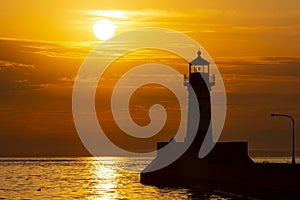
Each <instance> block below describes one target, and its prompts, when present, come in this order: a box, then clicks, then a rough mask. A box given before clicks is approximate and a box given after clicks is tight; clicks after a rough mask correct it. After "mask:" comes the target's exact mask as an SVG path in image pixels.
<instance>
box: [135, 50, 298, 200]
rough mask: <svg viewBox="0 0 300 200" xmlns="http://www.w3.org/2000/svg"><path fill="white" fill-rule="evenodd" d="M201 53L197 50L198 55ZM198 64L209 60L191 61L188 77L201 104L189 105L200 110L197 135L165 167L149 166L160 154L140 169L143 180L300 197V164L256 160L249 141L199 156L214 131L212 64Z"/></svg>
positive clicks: (255, 194) (222, 144)
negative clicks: (211, 127)
mask: <svg viewBox="0 0 300 200" xmlns="http://www.w3.org/2000/svg"><path fill="white" fill-rule="evenodd" d="M200 55H201V54H200V53H198V57H200ZM196 61H199V62H200V61H201V62H200V63H197V62H196ZM195 64H198V65H204V64H206V65H209V63H208V62H204V61H203V59H200V58H198V59H195V62H194V61H192V62H191V63H190V64H189V77H185V80H187V79H188V80H189V83H188V84H190V86H191V87H192V88H193V90H194V91H195V93H196V96H197V99H198V102H199V108H190V102H189V109H188V110H189V113H188V118H189V116H190V110H195V109H198V110H199V112H200V116H201V119H200V120H199V122H198V131H197V134H196V137H195V139H194V140H193V142H192V143H191V145H190V146H189V148H188V149H187V151H186V152H185V153H184V154H183V155H182V156H181V157H179V159H177V160H176V161H175V162H173V163H171V164H170V165H168V166H167V167H165V168H162V169H158V170H155V171H151V170H149V169H151V168H152V169H157V168H156V166H158V163H160V162H162V158H161V157H160V155H159V154H158V155H157V157H156V158H155V159H154V160H153V161H152V162H151V163H150V164H149V166H147V167H146V169H145V170H144V171H143V172H142V173H141V179H140V180H141V183H143V184H146V185H155V186H159V187H189V188H190V187H192V188H193V187H195V186H200V187H205V188H209V189H212V190H219V191H224V192H230V193H236V194H241V195H246V196H249V197H258V198H268V199H270V198H274V199H300V165H299V164H294V165H291V164H279V163H255V162H253V161H252V160H251V158H250V157H249V156H248V144H247V142H217V143H216V144H215V147H214V148H213V150H212V151H211V152H210V153H209V154H208V155H207V156H206V157H205V158H202V159H200V158H199V157H198V153H199V149H200V147H201V145H202V143H203V140H204V138H205V135H206V134H211V132H208V131H207V130H208V127H209V123H210V120H211V108H210V92H209V91H210V87H211V86H213V85H214V83H212V84H209V85H207V84H206V83H205V80H204V79H205V77H207V78H208V77H210V75H209V66H208V69H206V70H202V71H204V72H201V71H200V72H199V71H195V67H193V65H195ZM193 70H194V71H193ZM196 70H197V67H196ZM206 72H208V74H207V73H206ZM202 73H205V74H204V75H203V74H202ZM200 74H201V75H200ZM188 84H187V83H185V85H188ZM189 92H190V91H189ZM188 120H189V119H188ZM188 124H189V122H188ZM188 130H189V129H188ZM188 136H189V131H187V137H188ZM185 142H186V141H184V142H182V143H180V142H177V145H179V146H180V145H184V143H185ZM166 144H168V142H159V143H158V144H157V149H160V148H161V147H163V146H165V145H166Z"/></svg>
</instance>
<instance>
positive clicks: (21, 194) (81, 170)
mask: <svg viewBox="0 0 300 200" xmlns="http://www.w3.org/2000/svg"><path fill="white" fill-rule="evenodd" d="M152 159H153V158H149V157H142V158H133V157H84V158H0V171H1V173H0V199H37V200H42V199H51V200H52V199H54V200H56V199H84V200H111V199H143V200H148V199H149V200H150V199H151V200H153V199H166V200H167V199H172V200H173V199H175V200H177V199H178V200H179V199H180V200H181V199H204V200H205V199H232V198H235V197H236V196H234V195H233V194H225V193H220V192H216V191H209V190H205V189H203V188H200V189H197V190H195V189H188V188H157V187H154V186H147V185H143V184H141V183H140V175H139V172H140V171H141V170H142V169H143V168H144V167H145V166H146V165H147V164H148V163H149V162H151V160H152ZM289 160H290V158H288V157H278V158H276V157H273V158H272V157H262V158H256V161H258V162H262V161H268V162H287V161H289ZM297 162H300V160H299V158H297Z"/></svg>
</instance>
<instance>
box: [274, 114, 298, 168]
mask: <svg viewBox="0 0 300 200" xmlns="http://www.w3.org/2000/svg"><path fill="white" fill-rule="evenodd" d="M276 116H280V117H287V118H289V119H290V120H292V125H293V143H292V144H293V145H292V165H295V164H296V159H295V120H294V119H293V117H291V116H290V115H284V114H274V113H272V114H271V117H276Z"/></svg>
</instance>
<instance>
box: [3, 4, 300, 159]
mask: <svg viewBox="0 0 300 200" xmlns="http://www.w3.org/2000/svg"><path fill="white" fill-rule="evenodd" d="M99 19H109V20H111V21H112V22H114V23H115V25H116V27H117V29H116V34H120V33H122V32H124V31H128V30H132V29H135V28H144V27H160V28H169V29H173V30H176V31H178V32H181V33H184V34H186V35H188V36H190V37H192V38H194V39H195V40H196V41H197V42H198V43H200V44H201V45H202V46H203V47H204V48H205V49H206V50H207V51H208V52H209V54H210V56H211V57H212V58H213V59H214V61H215V63H216V65H217V66H218V68H219V70H220V72H221V75H222V78H223V81H224V84H225V88H226V93H227V116H226V122H225V125H224V129H223V132H222V135H221V137H220V140H221V141H248V145H249V148H250V150H273V151H282V150H289V149H290V148H291V140H290V139H291V131H292V130H291V125H290V121H288V119H284V118H271V117H270V113H273V112H274V113H284V114H290V115H292V116H294V118H295V120H296V147H297V148H298V149H300V143H299V142H298V143H297V141H300V135H299V134H300V133H299V131H298V129H299V128H300V127H299V126H298V123H297V121H298V120H299V119H300V103H299V102H300V90H299V89H298V85H299V84H300V68H299V66H300V49H299V43H300V2H299V1H297V0H286V1H284V2H283V1H279V0H275V1H274V0H273V1H270V0H266V1H258V0H254V1H246V2H245V1H238V0H228V1H226V2H224V1H221V0H215V1H199V0H197V1H196V0H189V1H171V0H164V1H141V0H133V1H108V0H107V1H99V0H90V1H88V0H85V1H81V0H79V1H69V0H65V1H58V0H52V1H37V0H28V1H21V0H12V1H2V2H1V7H0V24H1V27H0V156H76V155H89V153H88V151H87V150H86V149H85V147H84V145H83V144H82V142H81V141H80V139H79V137H78V135H77V133H76V129H75V125H74V122H73V117H72V89H73V84H74V79H75V77H76V74H77V71H78V70H79V68H80V66H81V64H82V62H83V61H84V59H85V57H86V56H88V54H89V52H90V51H91V50H92V49H93V48H95V47H96V46H98V45H101V41H99V40H98V39H97V38H96V37H95V36H94V34H93V24H94V23H95V22H96V21H97V20H99ZM162 42H163V41H162ZM115 48H119V46H118V45H116V46H115ZM196 51H197V49H196V50H195V57H196ZM145 62H160V63H165V64H172V65H175V68H176V66H178V68H180V66H184V64H185V63H184V61H183V60H182V59H181V58H179V57H176V56H175V57H174V55H171V54H169V53H166V52H160V51H156V52H154V51H150V50H148V51H147V50H146V51H141V52H133V53H131V54H129V55H126V56H125V57H123V58H120V60H119V62H116V63H114V65H116V68H114V67H113V66H112V68H111V72H109V71H108V72H107V74H106V75H107V76H108V77H110V78H111V80H110V81H112V82H113V81H114V78H116V77H118V76H120V71H121V70H118V68H119V69H122V70H125V69H127V68H128V67H131V66H133V65H137V64H142V63H145ZM181 69H182V68H181ZM118 73H119V74H118ZM182 73H184V70H183V72H182ZM108 82H109V81H108ZM111 86H112V83H111V82H109V83H107V88H106V89H103V88H102V89H103V90H102V91H104V93H103V94H100V92H97V98H100V100H99V101H102V100H101V98H104V97H105V95H106V92H109V91H110V90H109V88H110V87H111ZM149 88H150V89H151V88H152V90H153V89H154V90H155V88H156V87H155V86H149ZM149 88H148V89H149ZM99 90H101V87H100V86H99ZM143 90H147V88H144V89H143V88H142V89H141V91H143ZM98 93H99V94H98ZM140 93H143V92H140ZM159 94H160V93H159V92H158V93H153V96H154V97H153V99H154V100H156V99H158V100H159V99H160V98H161V96H162V95H159ZM170 95H171V94H170ZM171 96H172V95H171ZM166 98H167V100H168V97H166ZM153 99H152V100H153ZM96 100H97V99H96ZM147 100H149V98H148V97H145V96H143V95H141V96H140V97H137V100H136V101H133V103H132V107H133V113H134V114H133V115H136V119H135V120H136V122H137V123H138V124H139V123H140V124H142V125H143V124H147V120H148V118H147V117H144V118H143V116H145V115H146V114H145V113H146V111H145V110H147V108H148V107H149V106H148V107H147V105H149V104H150V102H148V103H146V106H144V107H139V106H140V104H142V102H144V101H147ZM167 100H166V99H164V101H167ZM99 101H98V100H97V102H99ZM159 101H160V102H162V101H163V100H159ZM168 101H169V100H168ZM169 106H170V107H172V106H173V108H174V105H173V104H172V105H169ZM175 107H176V106H175ZM97 109H98V110H97V111H98V112H99V113H101V112H104V111H103V110H101V108H99V106H97ZM171 112H174V113H172V114H171V118H172V116H173V118H174V119H171V120H173V122H172V123H171V125H170V127H173V125H176V123H177V121H176V120H177V119H175V118H176V117H174V116H177V115H176V109H173V111H172V109H171ZM102 116H103V115H102ZM102 120H107V123H105V125H107V126H108V128H109V127H110V126H111V125H112V121H111V119H110V118H109V115H107V116H106V115H105V117H104V118H103V119H102ZM139 120H140V121H139ZM112 130H114V129H112ZM298 133H299V134H298ZM288 155H290V154H289V152H288V153H287V156H288Z"/></svg>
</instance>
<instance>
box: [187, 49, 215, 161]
mask: <svg viewBox="0 0 300 200" xmlns="http://www.w3.org/2000/svg"><path fill="white" fill-rule="evenodd" d="M209 65H210V63H209V62H208V61H207V60H205V59H204V58H202V57H201V52H200V50H199V51H198V52H197V57H196V58H195V59H194V60H192V61H191V62H190V63H189V66H188V67H189V70H188V71H189V73H188V75H185V76H184V85H185V86H186V87H187V90H188V119H187V133H186V138H185V141H186V142H189V141H191V140H193V142H192V145H191V148H190V152H189V154H193V155H194V156H197V155H198V152H199V149H200V147H201V145H202V143H203V141H204V138H205V137H208V142H211V143H212V142H213V136H212V127H211V125H210V124H211V103H210V102H211V101H210V92H211V89H212V86H214V85H215V76H214V74H210V68H209ZM193 94H196V99H195V98H192V95H193ZM195 100H197V101H198V103H195V102H194V101H195ZM197 113H200V119H199V120H198V121H195V120H193V118H195V116H196V115H197ZM193 123H198V126H195V125H194V124H193ZM192 129H196V130H192ZM195 132H196V133H197V134H196V137H195V138H193V136H192V134H191V133H195ZM206 135H207V136H206Z"/></svg>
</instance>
